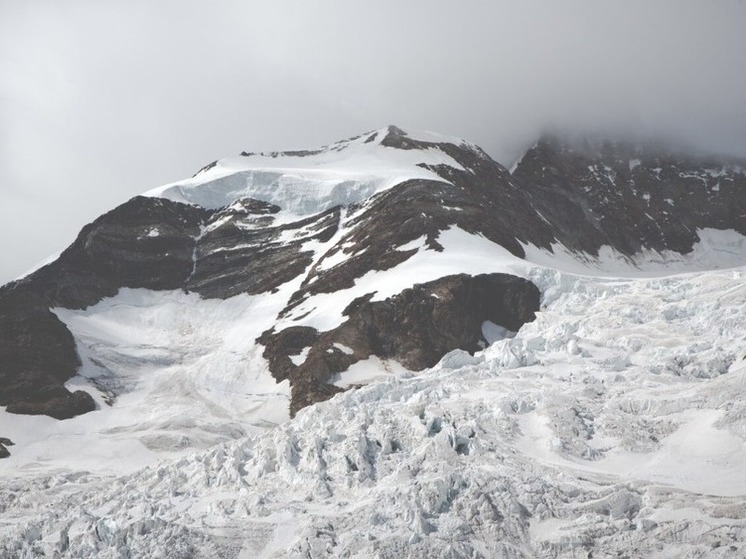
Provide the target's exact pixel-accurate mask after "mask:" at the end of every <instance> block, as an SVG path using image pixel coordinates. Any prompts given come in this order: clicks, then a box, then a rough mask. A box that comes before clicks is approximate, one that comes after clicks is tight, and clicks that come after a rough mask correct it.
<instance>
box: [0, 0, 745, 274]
mask: <svg viewBox="0 0 746 559" xmlns="http://www.w3.org/2000/svg"><path fill="white" fill-rule="evenodd" d="M744 24H746V4H745V3H744V2H743V1H738V0H722V1H714V2H701V1H686V0H684V1H681V0H665V1H664V0H660V1H644V2H643V1H638V0H631V1H627V2H615V3H612V2H598V1H590V0H588V1H578V0H566V1H563V2H555V1H551V0H541V1H540V0H534V1H531V0H529V1H525V2H511V3H509V2H495V1H491V2H487V1H478V0H474V1H469V2H459V3H457V2H446V1H441V0H409V1H408V2H394V1H391V0H383V1H379V2H375V3H373V2H346V1H342V0H334V1H332V0H320V1H317V2H302V1H299V0H295V1H271V2H270V1H267V2H245V1H239V0H222V1H221V0H219V1H213V2H194V1H184V0H180V1H170V0H164V1H158V2H152V1H141V0H140V1H137V0H136V1H124V0H110V1H107V2H100V1H94V0H90V1H75V0H73V1H68V2H56V1H53V0H50V1H34V0H30V1H24V2H13V1H12V0H0V122H1V123H2V125H1V126H0V228H1V229H0V239H1V241H0V242H2V243H3V263H2V265H1V266H0V281H7V280H9V279H11V278H12V277H13V276H14V275H16V274H18V273H20V272H22V271H23V269H24V268H26V267H28V266H30V265H32V264H33V263H34V262H35V261H38V260H40V259H41V258H43V257H44V256H45V255H46V254H48V253H51V252H54V251H56V250H59V249H61V248H63V247H64V246H65V245H66V244H67V243H69V242H70V241H71V240H72V239H73V238H74V235H75V234H76V233H77V231H78V230H79V229H80V227H81V226H82V225H83V224H84V223H86V222H88V221H90V220H92V219H94V218H95V217H96V216H97V215H99V214H100V213H102V212H103V211H106V210H107V209H110V208H111V207H113V206H114V205H116V204H118V203H120V202H122V201H124V200H126V199H127V198H129V197H130V196H132V195H134V194H137V193H139V192H142V191H144V190H147V189H149V188H151V187H153V186H156V185H158V184H161V183H165V182H170V181H172V180H177V179H179V178H182V177H184V176H188V175H191V174H192V173H193V172H194V171H196V170H197V169H198V168H199V167H200V166H202V165H203V164H204V163H207V162H209V161H212V160H214V159H217V158H219V157H224V156H228V155H233V154H236V153H238V152H240V151H241V150H248V151H266V150H277V149H297V148H306V147H314V146H318V145H322V144H326V143H330V142H333V141H335V140H338V139H341V138H345V137H349V136H353V135H355V134H358V133H360V132H362V131H365V130H370V129H374V128H378V127H380V126H383V125H386V124H390V123H395V124H398V125H401V126H403V127H409V128H416V129H427V130H434V131H438V132H442V133H445V134H451V135H456V136H461V137H464V138H466V139H468V140H470V141H473V142H475V143H477V144H479V145H480V146H482V147H483V148H484V149H485V150H486V151H487V152H489V153H490V154H491V155H492V156H493V157H495V158H496V159H497V160H498V161H501V162H503V163H509V162H510V160H511V159H513V158H515V157H516V156H517V155H518V154H519V152H520V150H521V149H523V147H524V146H525V145H526V144H528V143H529V142H531V140H532V139H534V138H535V137H536V136H537V135H538V134H539V133H540V132H541V131H542V130H544V129H545V128H547V127H552V128H554V129H557V128H560V129H565V128H567V129H572V130H585V129H590V130H594V131H598V130H610V131H615V132H620V133H621V132H623V133H628V134H642V135H646V134H650V135H656V136H661V135H663V136H670V137H673V138H676V139H677V140H682V141H685V142H687V143H690V144H692V145H695V146H698V147H701V148H707V149H709V150H713V151H725V152H729V153H733V154H736V155H739V156H746V104H745V103H744V99H746V72H743V70H742V68H743V65H744V60H743V59H744V54H746V34H745V33H744V32H743V29H744V26H745V25H744Z"/></svg>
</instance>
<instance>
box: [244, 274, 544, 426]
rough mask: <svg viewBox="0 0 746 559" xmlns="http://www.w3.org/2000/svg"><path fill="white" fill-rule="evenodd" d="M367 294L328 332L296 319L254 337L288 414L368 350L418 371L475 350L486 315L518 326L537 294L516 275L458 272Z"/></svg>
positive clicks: (528, 317)
mask: <svg viewBox="0 0 746 559" xmlns="http://www.w3.org/2000/svg"><path fill="white" fill-rule="evenodd" d="M371 298H372V294H371V295H369V296H366V297H362V298H359V299H356V300H355V301H353V302H352V304H350V305H349V307H348V308H347V309H346V310H345V315H346V316H348V317H349V319H348V320H347V321H345V322H344V323H343V324H342V325H340V326H339V327H337V328H335V329H334V330H331V331H329V332H324V333H321V334H319V333H317V332H316V331H315V330H313V329H311V328H298V327H296V328H289V329H287V330H283V331H281V332H278V333H274V332H265V334H264V335H263V336H262V337H261V338H259V340H257V341H258V342H260V343H262V344H264V345H265V346H266V350H265V353H264V356H265V357H266V358H267V359H268V361H269V363H270V370H271V371H272V373H273V375H274V376H275V378H277V379H278V381H279V380H284V379H286V378H289V379H290V384H291V386H292V400H291V404H290V409H291V413H292V414H294V413H296V412H297V411H298V410H299V409H301V408H303V407H305V406H307V405H310V404H313V403H315V402H318V401H321V400H325V399H327V398H329V397H331V396H333V395H334V394H335V393H336V392H338V391H339V389H338V388H337V387H335V386H332V385H330V384H329V380H330V378H331V377H332V375H334V374H335V373H339V372H343V371H345V370H347V369H348V368H349V367H350V365H352V364H354V363H356V362H357V361H360V360H362V359H367V358H368V357H370V356H371V355H375V356H378V357H381V358H384V359H395V360H396V361H398V362H399V363H401V364H402V365H404V366H405V367H407V368H408V369H411V370H416V371H419V370H422V369H425V368H427V367H432V366H433V365H435V364H436V363H437V362H438V361H439V360H440V358H441V357H443V355H445V354H446V353H448V352H449V351H452V350H454V349H463V350H466V351H470V352H474V351H477V350H479V349H480V348H481V347H483V346H482V345H481V344H480V342H482V343H483V342H484V339H483V337H482V324H483V323H484V322H485V321H491V322H494V323H495V324H499V325H500V326H503V327H504V328H507V329H509V330H518V329H519V328H520V327H521V326H522V325H523V324H525V323H526V322H530V321H532V320H534V318H535V313H536V311H538V310H539V298H540V294H539V290H538V289H537V288H536V286H535V285H533V284H532V283H531V282H529V281H526V280H524V279H521V278H518V277H515V276H510V275H506V274H484V275H479V276H473V277H472V276H468V275H466V274H461V275H456V276H448V277H444V278H441V279H439V280H436V281H433V282H429V283H425V284H420V285H416V286H414V287H412V288H411V289H405V290H404V291H402V292H401V293H400V294H399V295H396V296H394V297H391V298H389V299H386V300H385V301H375V302H371V300H370V299H371ZM335 344H341V346H342V347H346V348H349V349H350V350H351V351H347V352H346V351H342V350H340V349H339V347H340V346H339V345H335ZM309 346H310V349H309V351H308V356H307V358H306V360H305V362H304V363H302V364H301V365H297V366H296V365H295V364H293V362H292V360H291V359H290V357H289V356H290V355H298V354H299V353H300V352H301V350H302V349H304V348H306V347H309Z"/></svg>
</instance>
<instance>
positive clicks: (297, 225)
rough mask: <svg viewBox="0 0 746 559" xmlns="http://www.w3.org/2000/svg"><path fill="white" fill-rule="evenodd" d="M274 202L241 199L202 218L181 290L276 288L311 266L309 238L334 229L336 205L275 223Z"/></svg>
mask: <svg viewBox="0 0 746 559" xmlns="http://www.w3.org/2000/svg"><path fill="white" fill-rule="evenodd" d="M278 211H279V208H278V207H277V206H274V205H272V204H267V203H265V202H260V201H258V200H252V199H250V198H249V199H245V200H241V201H239V202H236V203H235V204H233V205H232V206H230V207H228V208H226V209H224V210H222V211H219V212H216V213H215V214H214V215H213V216H211V218H210V219H209V220H208V222H207V225H206V227H205V230H204V233H203V234H202V235H201V236H200V238H199V240H198V241H197V245H196V249H195V262H194V273H193V274H192V275H191V276H190V277H189V279H188V280H187V282H186V284H185V288H186V289H187V290H189V291H196V292H197V293H199V294H200V295H202V296H203V297H214V298H215V297H216V298H221V299H227V298H228V297H232V296H234V295H238V294H239V293H249V294H252V295H256V294H259V293H266V292H268V291H272V290H273V289H276V288H277V287H279V286H280V285H282V284H283V283H285V282H287V281H290V280H292V279H293V278H296V277H298V276H299V275H300V274H302V273H303V272H304V271H305V270H306V268H308V267H309V266H310V265H311V262H312V256H313V252H311V251H309V250H304V245H306V244H307V243H312V242H322V243H323V242H326V241H328V240H329V239H330V238H331V237H332V236H333V235H334V234H335V233H336V232H337V229H338V228H339V220H340V208H339V207H336V208H332V209H330V210H328V211H326V212H322V213H320V214H318V215H315V216H311V217H309V218H306V219H300V220H297V221H294V222H292V223H283V224H280V225H275V224H274V222H273V217H272V216H273V214H276V213H277V212H278Z"/></svg>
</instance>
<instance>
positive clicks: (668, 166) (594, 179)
mask: <svg viewBox="0 0 746 559" xmlns="http://www.w3.org/2000/svg"><path fill="white" fill-rule="evenodd" d="M513 178H514V180H515V181H516V182H518V183H519V184H521V185H522V188H523V189H524V190H525V192H526V194H527V195H529V197H530V199H531V204H532V206H533V207H534V208H535V210H536V211H537V212H539V213H540V214H541V215H542V216H543V217H544V218H545V219H546V220H547V221H548V222H549V223H551V225H552V233H553V235H554V237H555V239H556V240H557V241H559V242H561V243H562V244H564V245H565V246H567V247H568V248H569V249H571V250H573V251H583V252H587V253H589V254H593V255H595V254H598V249H599V248H601V247H602V246H604V245H608V246H611V247H613V248H614V249H616V250H618V251H619V252H621V253H622V254H625V255H628V256H632V255H634V254H635V253H638V252H640V250H641V249H652V250H655V251H658V252H660V251H663V250H670V251H675V252H679V253H682V254H685V253H688V252H690V251H691V250H692V247H693V245H694V244H695V243H696V242H697V241H699V237H698V235H697V229H702V228H714V229H735V230H736V231H738V232H739V233H741V234H744V235H746V218H745V217H744V216H746V162H744V161H739V160H735V159H731V160H726V159H723V158H719V157H702V156H695V155H682V154H677V153H674V152H672V151H671V150H670V149H667V148H666V147H665V146H662V145H659V144H655V143H652V142H649V143H648V144H646V145H643V144H638V143H633V142H623V141H609V140H604V139H593V138H586V139H583V140H575V141H571V140H567V139H563V138H560V137H556V136H551V135H547V136H545V137H544V138H542V139H541V140H540V141H539V142H537V143H536V145H535V146H534V147H533V148H531V149H530V150H529V151H528V152H527V153H526V155H525V156H524V157H523V159H522V160H521V161H520V163H519V164H518V165H517V167H516V169H515V171H514V173H513Z"/></svg>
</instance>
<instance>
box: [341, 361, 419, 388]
mask: <svg viewBox="0 0 746 559" xmlns="http://www.w3.org/2000/svg"><path fill="white" fill-rule="evenodd" d="M405 374H411V372H410V371H409V370H407V369H406V368H405V367H403V366H402V365H400V364H399V363H397V362H396V361H393V360H391V359H380V358H379V357H376V356H375V355H372V356H370V357H369V358H368V359H364V360H362V361H358V362H357V363H355V364H354V365H351V366H350V368H349V369H347V370H346V371H344V372H343V373H337V374H336V375H334V377H332V379H331V381H330V383H331V384H333V385H335V386H339V387H341V388H347V387H349V386H353V385H360V384H370V383H372V382H380V381H383V380H385V379H387V378H390V377H393V376H396V375H405Z"/></svg>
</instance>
